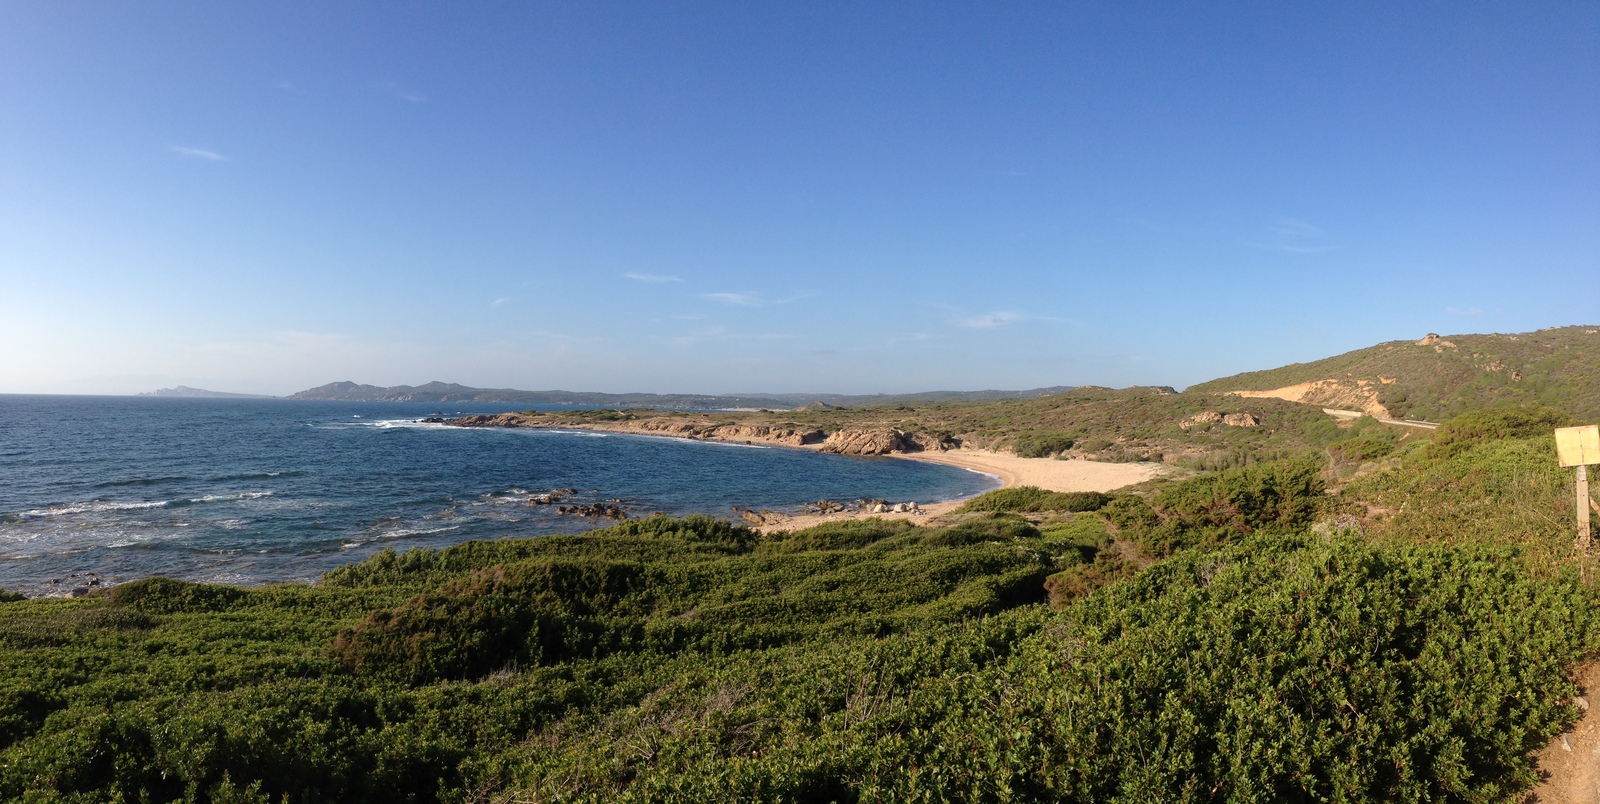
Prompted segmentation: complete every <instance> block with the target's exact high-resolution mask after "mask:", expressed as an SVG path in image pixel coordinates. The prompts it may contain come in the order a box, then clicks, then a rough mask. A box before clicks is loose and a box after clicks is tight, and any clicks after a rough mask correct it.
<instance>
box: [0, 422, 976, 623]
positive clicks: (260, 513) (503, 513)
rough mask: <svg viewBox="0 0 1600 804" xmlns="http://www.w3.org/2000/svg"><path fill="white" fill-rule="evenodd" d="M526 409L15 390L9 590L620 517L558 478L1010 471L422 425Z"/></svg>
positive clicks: (230, 578)
mask: <svg viewBox="0 0 1600 804" xmlns="http://www.w3.org/2000/svg"><path fill="white" fill-rule="evenodd" d="M527 408H528V406H527V405H483V404H473V405H462V404H446V405H440V404H437V403H416V404H412V403H393V402H376V403H349V402H313V401H292V400H277V399H263V400H253V399H191V398H166V397H104V396H101V397H79V396H29V395H0V588H3V589H7V590H10V591H14V592H21V593H23V594H26V595H29V596H67V595H71V594H74V592H76V593H77V594H82V593H83V592H84V590H87V589H93V588H103V587H106V586H111V585H115V584H117V583H122V582H125V581H129V580H134V579H138V578H145V577H150V576H165V577H170V578H180V579H185V580H192V581H204V582H210V583H227V584H239V585H258V584H266V583H275V582H310V581H315V580H316V579H317V578H318V577H319V576H320V575H321V574H322V573H323V572H326V571H327V570H329V569H331V568H333V567H336V566H338V565H340V564H344V563H346V562H351V561H360V560H362V559H363V558H366V557H367V556H370V555H372V554H373V553H375V552H377V551H380V550H388V549H393V550H398V551H404V550H408V549H412V548H418V547H427V548H442V547H447V546H450V545H453V544H459V543H461V542H464V541H468V540H472V539H502V538H523V537H531V536H541V535H548V534H552V533H578V532H582V531H586V530H591V529H594V528H599V527H605V526H607V525H609V524H612V523H611V522H610V521H608V520H604V519H598V518H591V517H581V516H573V515H571V514H560V513H557V511H556V508H557V506H556V505H536V504H534V501H535V500H537V499H539V498H541V497H542V496H543V495H545V494H547V493H549V492H551V491H554V490H558V489H575V490H576V492H575V493H574V494H572V496H571V497H570V498H568V499H567V500H564V501H563V503H564V504H567V505H573V504H584V503H599V502H615V503H616V504H618V505H620V506H621V507H622V508H623V509H624V510H625V511H627V512H628V513H629V515H630V516H634V517H637V516H649V515H651V514H655V513H662V514H668V515H672V516H681V515H686V514H710V515H713V516H718V517H723V518H729V519H732V518H735V517H736V516H737V514H735V513H734V507H735V506H737V507H740V508H748V509H757V510H760V509H770V510H775V511H783V512H798V511H800V510H802V509H803V507H804V505H805V504H806V503H808V502H812V501H815V500H820V499H829V500H840V501H849V500H856V499H860V498H874V499H883V500H889V501H893V502H903V501H916V502H919V503H929V502H938V501H945V500H953V499H960V498H963V497H968V496H971V495H974V494H978V493H981V492H984V491H987V490H990V489H993V488H997V487H998V486H999V481H998V480H997V479H996V478H994V477H993V476H990V475H986V474H981V473H977V472H973V471H970V470H965V469H960V468H956V467H950V466H944V465H940V464H932V463H924V462H919V461H907V460H901V459H895V458H863V457H847V456H840V455H824V454H820V453H816V452H811V451H808V450H800V449H791V448H785V447H773V446H748V445H743V444H724V443H715V442H703V441H687V440H681V439H672V438H657V437H650V436H635V435H623V434H611V433H596V432H586V431H580V430H530V429H501V428H456V427H449V426H445V425H439V424H427V423H423V422H421V421H419V420H420V419H422V418H425V417H429V416H438V415H441V414H442V415H446V416H455V415H459V414H467V413H500V412H504V411H508V410H525V409H527ZM542 409H546V410H549V409H555V408H554V407H553V406H544V407H543V408H542Z"/></svg>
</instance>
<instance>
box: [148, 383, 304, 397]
mask: <svg viewBox="0 0 1600 804" xmlns="http://www.w3.org/2000/svg"><path fill="white" fill-rule="evenodd" d="M139 396H167V397H183V398H188V399H277V397H274V396H265V395H262V394H230V393H227V392H225V391H207V390H206V389H204V388H190V387H189V386H187V385H175V386H173V387H171V388H157V389H156V390H154V391H146V392H144V393H142V394H139Z"/></svg>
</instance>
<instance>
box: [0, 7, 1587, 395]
mask: <svg viewBox="0 0 1600 804" xmlns="http://www.w3.org/2000/svg"><path fill="white" fill-rule="evenodd" d="M1576 323H1591V324H1592V323H1600V4H1597V3H1594V2H1582V3H1572V4H1546V3H1504V2H1502V3H1466V2H1459V3H1426V4H1409V3H1388V2H1383V3H1368V4H1362V3H1281V2H1274V3H1259V4H1220V3H1217V4H1201V3H1169V4H1139V3H1121V2H1118V3H1104V4H1099V5H1089V4H1077V3H1070V4H1069V3H1059V2H1047V3H1039V4H1026V3H964V4H946V3H933V2H927V3H860V2H852V3H837V4H830V3H818V2H805V3H799V2H794V3H769V2H756V3H751V2H729V3H720V4H713V3H678V4H671V3H620V2H619V3H581V2H579V3H561V4H551V5H544V4H534V3H522V2H516V3H437V2H426V3H424V2H416V3H401V2H389V3H327V2H286V1H285V2H270V3H231V2H224V3H217V2H194V3H167V2H141V3H101V2H92V3H91V2H37V1H35V0H8V2H5V3H0V392H19V393H28V392H41V393H132V392H137V391H146V390H152V389H154V388H156V387H160V386H169V385H173V384H178V383H182V384H186V385H191V386H198V387H206V388H211V389H214V390H225V391H241V392H256V393H273V394H280V393H289V392H293V391H296V390H299V389H302V388H306V387H309V386H313V385H320V384H322V383H325V382H331V381H335V380H347V379H348V380H355V381H357V382H366V383H373V384H378V385H391V384H401V383H405V384H416V383H421V382H426V381H428V380H435V379H437V380H444V381H451V382H460V383H464V384H468V385H476V386H492V387H515V388H524V389H549V388H566V389H572V390H600V391H657V392H704V393H716V392H747V391H769V392H781V391H823V392H877V391H884V392H897V391H915V390H931V389H976V388H1027V387H1036V386H1044V385H1078V384H1100V385H1114V386H1121V385H1128V384H1163V385H1174V386H1179V387H1182V386H1185V385H1188V384H1191V383H1194V382H1199V381H1203V380H1206V379H1210V378H1213V377H1217V376H1222V375H1227V374H1232V373H1236V372H1239V371H1246V370H1253V369H1259V368H1270V367H1273V366H1277V365H1281V364H1284V363H1289V362H1294V361H1306V360H1313V359H1317V358H1321V357H1325V356H1328V355H1332V354H1336V353H1339V352H1343V351H1347V350H1349V349H1354V348H1360V347H1363V346H1368V345H1371V344H1373V343H1376V342H1379V341H1384V340H1393V339H1398V338H1417V337H1421V336H1422V335H1423V334H1425V333H1427V332H1429V331H1435V332H1440V333H1447V334H1448V333H1462V332H1514V331H1523V330H1530V329H1537V328H1540V327H1547V326H1557V325H1565V324H1576Z"/></svg>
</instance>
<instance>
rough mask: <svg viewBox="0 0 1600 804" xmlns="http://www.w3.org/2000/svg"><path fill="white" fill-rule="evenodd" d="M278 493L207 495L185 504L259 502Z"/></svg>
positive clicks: (194, 498) (253, 492)
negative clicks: (230, 501)
mask: <svg viewBox="0 0 1600 804" xmlns="http://www.w3.org/2000/svg"><path fill="white" fill-rule="evenodd" d="M274 494H276V492H272V491H241V492H239V493H237V494H207V495H206V496H204V497H191V498H189V499H188V500H185V502H188V503H191V504H198V503H208V502H219V501H223V500H259V499H261V498H262V497H271V496H273V495H274Z"/></svg>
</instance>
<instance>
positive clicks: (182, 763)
mask: <svg viewBox="0 0 1600 804" xmlns="http://www.w3.org/2000/svg"><path fill="white" fill-rule="evenodd" d="M1551 415H1559V414H1551ZM1463 418H1464V421H1462V422H1461V423H1459V424H1458V425H1447V426H1446V427H1445V428H1442V430H1441V433H1440V438H1439V440H1438V442H1437V443H1435V444H1431V445H1430V444H1427V443H1417V444H1410V443H1405V444H1401V443H1399V442H1395V441H1388V440H1385V439H1384V438H1382V437H1380V436H1377V435H1374V434H1370V433H1369V434H1367V435H1365V436H1357V437H1356V438H1353V439H1347V440H1348V441H1352V442H1361V441H1362V440H1364V439H1365V440H1373V439H1377V440H1383V441H1384V443H1385V444H1386V445H1387V447H1386V448H1384V447H1379V446H1375V445H1371V444H1361V443H1355V444H1344V442H1340V444H1341V445H1342V446H1339V447H1338V448H1337V449H1331V450H1330V449H1324V450H1320V451H1305V452H1302V453H1299V454H1297V455H1295V456H1291V457H1288V458H1284V459H1280V460H1276V461H1264V462H1258V463H1254V464H1252V465H1250V466H1245V467H1239V468H1233V469H1227V470H1224V471H1221V472H1217V473H1214V474H1208V475H1203V476H1200V477H1196V478H1192V479H1189V480H1185V481H1181V482H1169V483H1166V484H1164V485H1162V486H1160V487H1157V488H1151V489H1149V490H1147V493H1145V494H1143V495H1129V494H1124V495H1112V496H1104V495H1050V494H1045V493H1037V492H1029V491H1026V490H1018V489H1008V490H1003V491H1001V492H996V493H995V494H994V495H992V496H990V497H986V498H979V499H977V500H974V501H973V503H972V504H970V505H969V506H968V510H967V511H966V512H965V513H963V514H961V515H959V516H958V517H956V518H955V519H953V520H951V521H949V522H948V523H947V524H945V525H944V526H939V527H917V526H912V525H909V524H906V523H902V522H876V521H867V522H853V523H840V524H836V525H830V526H825V527H819V528H813V529H810V530H806V531H800V532H796V533H777V534H769V535H765V536H763V535H761V534H758V533H756V532H754V531H750V530H747V529H744V528H740V527H735V526H732V525H729V524H727V523H725V522H720V521H715V520H711V519H705V518H695V519H687V520H669V519H662V518H657V519H650V520H641V521H635V522H629V523H624V524H622V525H618V526H616V527H612V528H608V529H606V530H601V531H594V532H590V533H587V534H583V535H577V536H562V537H548V538H540V539H530V540H508V541H498V542H474V543H468V544H463V545H461V546H459V547H455V548H451V549H448V550H443V551H439V552H432V551H422V550H419V551H413V552H408V553H403V554H394V553H385V554H381V555H379V556H377V557H374V558H373V559H370V560H368V561H365V562H362V563H360V564H355V565H351V566H347V567H345V568H342V569H340V570H337V571H335V572H332V573H329V574H328V575H327V576H326V577H325V578H324V579H323V581H322V582H321V583H319V584H316V585H312V586H304V585H283V586H272V587H266V588H258V589H236V588H229V587H217V586H205V585H196V584H186V583H179V582H175V581H167V580H161V579H152V580H147V581H141V582H136V583H131V584H126V585H123V586H120V587H117V588H116V589H114V590H112V591H110V592H109V593H106V594H102V595H99V596H94V597H90V598H85V599H79V600H14V601H12V602H6V603H0V646H3V649H0V797H3V798H5V799H7V800H21V799H25V800H38V801H47V800H61V801H107V800H122V801H178V800H192V801H230V802H232V801H273V802H277V801H283V800H288V801H291V802H302V801H332V800H339V801H618V800H621V801H635V800H636V801H707V800H755V801H1039V800H1060V801H1082V802H1098V801H1130V802H1131V801H1140V802H1145V801H1200V800H1206V801H1212V800H1219V801H1281V800H1343V801H1361V800H1385V801H1388V800H1398V801H1515V800H1517V798H1518V796H1519V795H1521V793H1522V791H1526V790H1527V789H1529V788H1530V786H1531V785H1532V784H1534V783H1535V781H1536V779H1537V776H1536V772H1535V770H1534V768H1533V767H1532V761H1531V759H1530V756H1531V754H1530V752H1531V751H1533V750H1534V749H1536V748H1538V747H1539V746H1541V745H1543V744H1544V743H1545V742H1546V741H1548V740H1549V739H1550V738H1551V737H1552V736H1553V735H1555V734H1556V733H1557V732H1558V731H1559V730H1560V729H1561V728H1563V727H1564V726H1565V725H1566V724H1568V723H1570V722H1571V721H1572V720H1573V719H1574V718H1575V717H1576V716H1577V715H1578V709H1577V708H1576V707H1575V706H1573V705H1572V704H1571V700H1572V696H1573V695H1574V694H1575V693H1576V692H1577V690H1576V689H1575V687H1574V686H1573V684H1572V683H1571V682H1570V681H1569V680H1568V670H1569V668H1571V667H1572V666H1573V665H1574V664H1575V663H1577V662H1579V661H1581V660H1583V659H1586V658H1588V657H1591V656H1594V655H1595V654H1596V653H1597V652H1600V629H1597V628H1596V626H1597V625H1600V595H1597V594H1596V590H1595V589H1594V586H1593V584H1592V581H1585V580H1584V579H1583V576H1582V575H1581V572H1588V573H1589V575H1588V576H1587V577H1589V578H1592V577H1593V575H1592V572H1593V568H1592V567H1591V566H1589V565H1588V564H1587V562H1586V561H1585V560H1584V559H1580V558H1579V557H1576V556H1573V555H1572V553H1571V547H1570V534H1571V526H1572V519H1571V517H1572V515H1571V512H1570V502H1567V504H1565V505H1562V504H1560V503H1561V502H1563V501H1565V497H1564V494H1565V493H1569V492H1567V491H1566V490H1567V489H1568V488H1570V487H1568V486H1566V485H1565V484H1566V475H1565V474H1564V473H1563V472H1562V471H1561V470H1559V469H1557V468H1555V461H1554V459H1553V458H1554V456H1553V454H1552V452H1553V450H1552V447H1551V444H1550V440H1549V438H1548V436H1547V435H1543V433H1544V431H1545V429H1546V427H1547V425H1548V424H1549V421H1550V419H1549V416H1548V415H1546V414H1541V413H1539V412H1536V411H1535V412H1525V411H1499V412H1494V413H1488V414H1479V415H1477V416H1475V417H1463ZM1375 432H1382V431H1381V430H1380V431H1375ZM1335 453H1336V454H1337V455H1340V456H1343V457H1342V458H1341V459H1340V460H1331V459H1330V457H1329V456H1330V454H1335ZM1341 461H1342V462H1341ZM1330 490H1331V491H1333V492H1335V493H1330Z"/></svg>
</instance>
